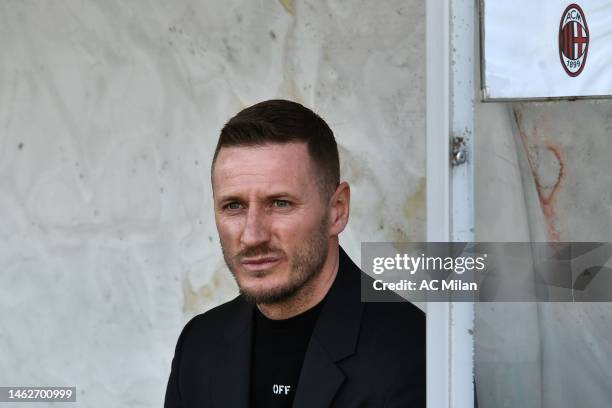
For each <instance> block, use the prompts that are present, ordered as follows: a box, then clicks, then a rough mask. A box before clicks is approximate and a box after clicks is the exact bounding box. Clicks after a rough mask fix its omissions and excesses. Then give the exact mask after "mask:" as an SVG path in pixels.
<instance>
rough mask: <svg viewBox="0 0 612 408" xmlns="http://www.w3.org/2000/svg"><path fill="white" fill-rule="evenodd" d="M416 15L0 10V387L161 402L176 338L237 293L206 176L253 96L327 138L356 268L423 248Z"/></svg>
mask: <svg viewBox="0 0 612 408" xmlns="http://www.w3.org/2000/svg"><path fill="white" fill-rule="evenodd" d="M424 8H425V6H424V3H423V2H420V1H405V0H402V1H399V0H393V1H387V2H384V3H382V4H381V3H377V2H369V1H365V0H363V1H351V2H344V1H332V0H330V1H297V0H296V1H290V0H284V1H250V0H242V1H239V0H232V1H225V0H224V1H220V0H218V1H205V2H202V1H193V0H180V1H173V2H166V1H161V0H154V1H146V2H145V1H130V2H121V1H104V2H98V1H93V0H85V1H63V2H49V1H44V0H38V1H29V2H15V1H3V2H1V3H0V48H1V49H2V50H3V56H2V58H1V59H0V106H2V109H0V220H1V221H0V315H1V316H2V318H1V319H0V367H2V369H0V385H5V386H9V385H66V386H68V385H74V386H76V387H77V390H78V394H77V400H78V402H77V404H76V405H75V406H79V407H109V406H122V407H141V406H142V407H150V406H161V404H162V399H163V393H164V390H165V385H166V381H167V376H168V372H169V367H170V360H171V357H172V354H173V351H174V350H173V348H174V344H175V341H176V338H177V336H178V333H179V331H180V329H181V328H182V326H183V325H184V323H185V322H186V321H187V320H188V319H189V318H190V317H192V316H194V315H195V314H198V313H200V312H203V311H204V310H206V309H208V308H210V307H212V306H215V305H217V304H220V303H221V302H223V301H225V300H227V299H230V298H231V297H233V296H235V295H236V292H237V291H236V287H235V284H234V283H233V280H232V279H231V277H230V275H229V273H228V271H227V269H226V267H225V265H224V263H223V260H222V257H221V252H220V249H219V245H218V238H217V235H216V230H215V226H214V221H213V218H212V205H211V189H210V184H209V165H210V159H211V157H212V151H213V149H214V145H215V142H216V137H217V134H218V131H219V129H220V128H221V127H222V125H223V124H224V122H225V121H226V120H227V119H228V118H229V117H230V116H232V115H233V114H234V113H236V112H237V111H239V110H240V109H242V108H244V107H246V106H248V105H250V104H253V103H256V102H258V101H260V100H264V99H270V98H279V97H280V98H288V99H292V100H296V101H298V102H301V103H304V104H305V105H307V106H309V107H311V108H313V109H314V110H315V111H317V112H318V113H319V114H321V115H322V116H323V117H324V118H325V119H326V120H327V121H328V123H329V124H330V126H331V127H332V129H333V130H334V131H335V134H336V137H337V139H338V142H339V145H340V153H341V160H342V175H343V178H344V179H346V180H348V181H349V182H350V184H351V186H352V208H351V211H352V213H351V222H350V223H349V227H348V229H347V231H345V232H344V234H343V236H342V244H343V245H344V246H345V248H346V249H347V250H348V252H349V253H350V254H351V255H352V257H353V258H354V259H355V260H356V261H359V248H360V242H361V241H406V240H423V239H424V232H423V231H424V216H425V210H424V205H425V201H424V199H425V198H424V197H425V191H424V189H425V162H424V153H425V152H424V147H425V139H424V121H425V118H424V101H425V98H424V85H425V80H424V70H425V63H424V58H423V56H424V50H425V43H424V32H425V27H424ZM40 406H44V404H41V405H40Z"/></svg>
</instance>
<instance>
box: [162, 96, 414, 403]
mask: <svg viewBox="0 0 612 408" xmlns="http://www.w3.org/2000/svg"><path fill="white" fill-rule="evenodd" d="M211 178H212V186H213V197H214V206H215V221H216V225H217V230H218V232H219V238H220V241H221V247H222V250H223V255H224V258H225V262H226V263H227V266H228V267H229V269H230V271H231V272H232V274H233V276H234V278H235V280H236V282H237V284H238V287H239V289H240V296H238V297H237V298H235V299H234V300H232V301H230V302H228V303H225V304H223V305H221V306H219V307H217V308H214V309H212V310H210V311H208V312H206V313H204V314H201V315H199V316H196V317H195V318H194V319H192V320H191V321H190V322H189V323H188V324H187V325H186V326H185V328H184V329H183V332H182V333H181V335H180V337H179V340H178V343H177V346H176V352H175V356H174V359H173V361H172V370H171V373H170V379H169V381H168V388H167V391H166V401H165V407H166V408H178V407H182V408H188V407H223V408H226V407H229V408H239V407H245V408H246V407H249V406H250V407H266V408H267V407H297V408H318V407H425V319H424V315H423V313H422V312H421V311H420V310H419V309H418V308H416V307H414V306H413V305H411V304H409V303H362V302H361V301H360V299H361V296H360V295H361V292H360V279H361V275H362V272H361V271H360V270H359V268H358V267H357V266H355V264H354V263H353V262H352V261H351V260H350V258H349V257H348V256H347V255H346V254H345V253H344V251H343V250H342V249H341V248H340V246H339V241H338V234H340V233H341V232H342V230H344V227H345V226H346V224H347V222H348V218H349V201H350V189H349V185H348V184H347V183H346V182H343V183H340V166H339V160H338V148H337V146H336V141H335V139H334V136H333V133H332V131H331V130H330V128H329V127H328V126H327V124H326V123H325V122H324V121H323V120H322V119H321V118H320V117H319V116H317V115H316V114H315V113H313V112H312V111H310V110H309V109H307V108H305V107H303V106H302V105H300V104H297V103H294V102H289V101H284V100H272V101H266V102H262V103H259V104H256V105H254V106H251V107H249V108H247V109H244V110H243V111H241V112H240V113H238V114H237V115H236V116H235V117H233V118H232V119H231V120H230V121H229V122H228V123H227V124H226V125H225V127H224V128H223V130H222V131H221V135H220V138H219V141H218V144H217V148H216V151H215V155H214V158H213V164H212V169H211ZM364 276H365V275H364ZM365 279H367V276H365Z"/></svg>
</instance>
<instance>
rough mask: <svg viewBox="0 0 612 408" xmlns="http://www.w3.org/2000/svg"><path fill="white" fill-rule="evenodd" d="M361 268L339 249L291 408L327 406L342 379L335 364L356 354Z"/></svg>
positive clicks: (341, 374)
mask: <svg viewBox="0 0 612 408" xmlns="http://www.w3.org/2000/svg"><path fill="white" fill-rule="evenodd" d="M360 276H361V271H360V270H359V268H358V267H357V266H356V265H355V264H354V263H353V261H351V259H350V258H349V257H348V255H347V254H346V253H345V252H344V251H343V250H342V248H340V260H339V266H338V274H337V276H336V280H335V281H334V284H333V285H332V287H331V289H330V291H329V293H328V295H327V298H326V300H325V304H324V305H323V308H322V309H321V314H320V315H319V319H318V320H317V323H316V325H315V328H314V331H313V333H312V337H311V339H310V343H309V345H308V350H307V351H306V356H305V357H304V363H303V365H302V372H301V373H300V380H299V384H298V387H297V390H296V395H295V400H294V402H293V406H294V408H312V407H329V406H330V405H331V402H332V400H333V398H334V396H335V395H336V393H337V392H338V389H339V388H340V386H341V385H342V383H343V381H344V378H345V377H344V374H343V373H342V371H341V370H340V368H339V367H338V365H337V363H338V362H339V361H340V360H342V359H344V358H347V357H349V356H351V355H353V354H354V353H355V348H356V346H357V340H358V337H359V326H360V324H361V315H362V312H363V303H361V291H360Z"/></svg>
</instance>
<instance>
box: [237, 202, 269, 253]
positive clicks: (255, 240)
mask: <svg viewBox="0 0 612 408" xmlns="http://www.w3.org/2000/svg"><path fill="white" fill-rule="evenodd" d="M269 239H270V233H269V230H268V226H267V222H266V216H265V214H264V212H263V211H262V209H259V208H257V207H256V206H251V207H249V209H248V212H247V216H246V221H245V224H244V229H243V231H242V236H241V237H240V242H241V243H242V245H244V246H247V247H252V246H257V245H261V244H263V243H265V242H268V240H269Z"/></svg>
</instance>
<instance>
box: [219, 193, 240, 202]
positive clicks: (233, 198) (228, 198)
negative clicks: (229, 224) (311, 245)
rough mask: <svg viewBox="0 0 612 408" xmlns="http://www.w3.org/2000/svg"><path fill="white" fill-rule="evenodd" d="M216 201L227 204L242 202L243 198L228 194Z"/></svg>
mask: <svg viewBox="0 0 612 408" xmlns="http://www.w3.org/2000/svg"><path fill="white" fill-rule="evenodd" d="M215 201H216V202H218V203H225V202H228V201H242V198H240V197H239V196H238V195H236V194H226V195H221V196H219V197H218V198H216V199H215Z"/></svg>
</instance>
